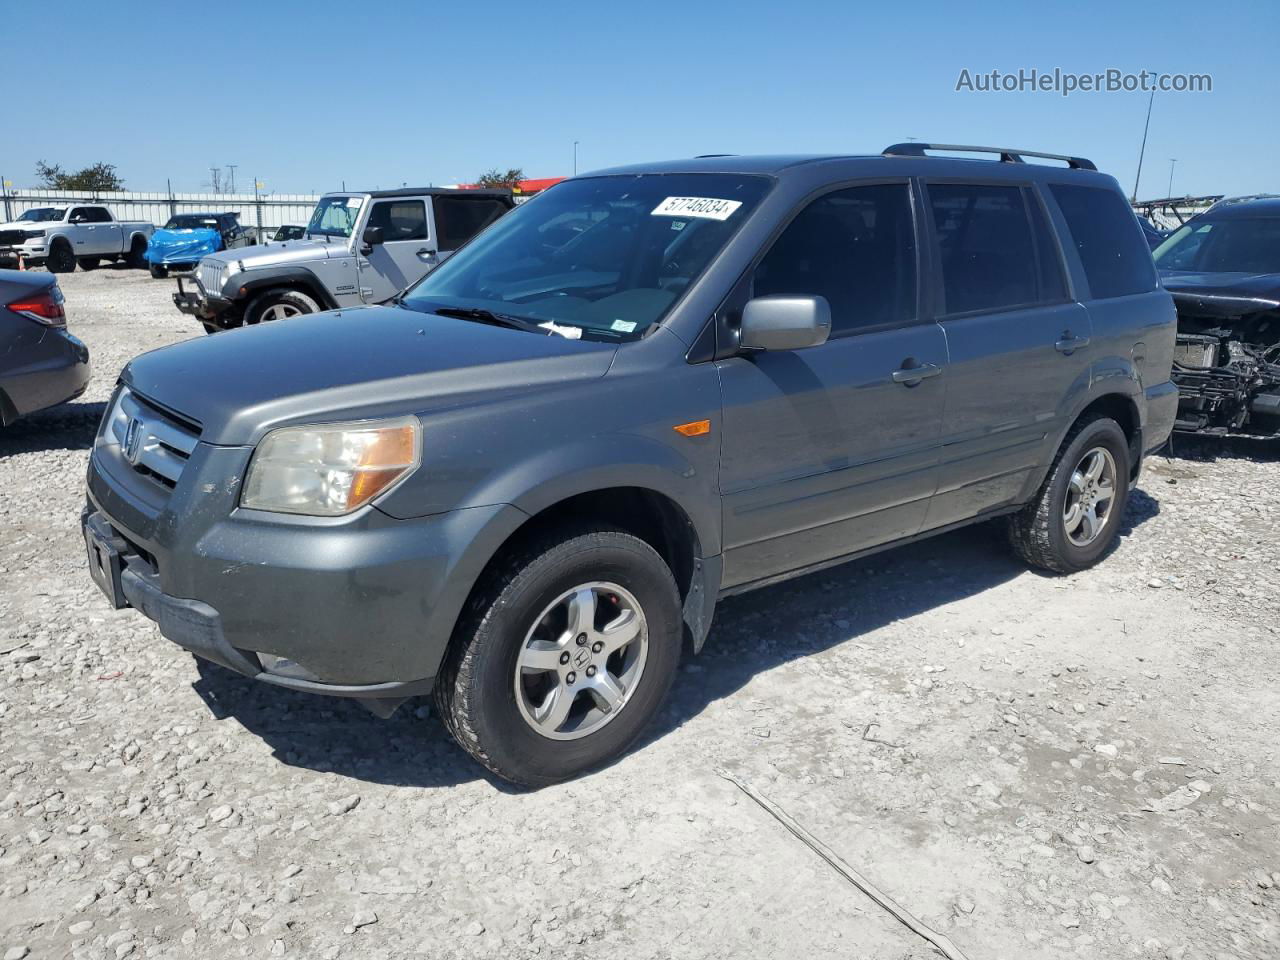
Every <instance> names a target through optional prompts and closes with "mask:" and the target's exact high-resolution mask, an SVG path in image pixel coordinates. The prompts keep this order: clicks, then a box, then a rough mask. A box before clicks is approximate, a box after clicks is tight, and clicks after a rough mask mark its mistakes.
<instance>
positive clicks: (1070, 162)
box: [883, 143, 1098, 170]
mask: <svg viewBox="0 0 1280 960" xmlns="http://www.w3.org/2000/svg"><path fill="white" fill-rule="evenodd" d="M926 150H951V151H955V152H962V153H998V154H1000V162H1001V163H1023V162H1024V161H1023V159H1022V158H1023V157H1039V158H1041V159H1042V160H1061V161H1063V162H1064V163H1065V164H1066V165H1067V166H1068V167H1070V168H1071V169H1072V170H1097V169H1098V168H1097V167H1096V166H1095V165H1094V162H1093V161H1092V160H1089V159H1086V158H1085V157H1068V156H1066V155H1065V154H1061V153H1040V152H1039V151H1037V150H1014V149H1011V148H1009V147H974V146H966V145H964V144H957V143H895V144H894V145H893V146H891V147H886V148H885V149H884V153H883V155H884V156H886V157H925V156H928V154H926V153H925V151H926Z"/></svg>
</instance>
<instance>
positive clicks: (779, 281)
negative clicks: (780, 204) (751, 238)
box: [752, 183, 916, 335]
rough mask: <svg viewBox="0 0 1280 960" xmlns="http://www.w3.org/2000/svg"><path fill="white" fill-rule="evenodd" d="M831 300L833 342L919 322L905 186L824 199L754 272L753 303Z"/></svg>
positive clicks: (784, 234)
mask: <svg viewBox="0 0 1280 960" xmlns="http://www.w3.org/2000/svg"><path fill="white" fill-rule="evenodd" d="M774 294H797V295H802V296H820V297H826V299H827V302H828V303H829V304H830V305H831V332H832V335H838V334H840V333H847V332H849V331H853V330H859V329H863V328H867V327H881V326H886V325H892V324H899V323H906V322H909V321H911V320H913V319H914V318H915V316H916V241H915V228H914V225H913V224H912V218H911V195H910V193H909V192H908V190H907V185H906V184H896V183H894V184H878V185H875V186H866V187H852V188H850V189H848V190H839V191H837V192H835V193H829V194H827V195H826V196H824V197H819V198H818V199H817V200H815V201H813V202H812V203H811V204H809V206H807V207H805V208H804V210H802V211H801V212H800V213H799V215H798V216H797V217H796V218H795V219H794V220H792V221H791V223H790V224H789V225H788V226H787V229H786V230H784V231H783V232H782V235H781V236H780V237H778V239H777V242H775V243H774V245H773V247H772V248H771V249H770V250H769V252H768V253H767V254H766V255H765V258H764V259H763V260H762V261H761V262H760V265H759V266H758V267H756V272H755V277H754V284H753V288H752V296H756V297H763V296H770V295H774Z"/></svg>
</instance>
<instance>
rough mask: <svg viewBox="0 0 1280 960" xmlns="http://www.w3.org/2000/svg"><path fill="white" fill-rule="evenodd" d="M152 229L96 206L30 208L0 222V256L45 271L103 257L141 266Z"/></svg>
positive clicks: (85, 265) (88, 264)
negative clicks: (10, 219) (22, 261)
mask: <svg viewBox="0 0 1280 960" xmlns="http://www.w3.org/2000/svg"><path fill="white" fill-rule="evenodd" d="M155 229H156V228H155V226H154V225H152V224H150V223H146V222H145V221H142V220H117V219H116V218H115V217H113V216H112V215H111V211H110V210H108V209H107V208H106V207H103V206H98V205H90V204H84V205H80V206H71V205H68V206H65V207H36V208H34V209H31V210H28V211H26V212H25V213H23V214H21V215H20V216H19V217H18V219H17V220H14V221H12V222H10V223H0V261H16V260H17V259H18V258H19V257H21V258H22V259H23V260H24V261H25V263H26V264H27V265H28V266H34V265H37V264H41V263H43V264H45V265H46V266H48V268H49V271H50V272H51V273H70V272H71V271H72V270H74V269H75V268H76V264H77V263H78V264H80V268H81V269H82V270H92V269H93V268H94V267H96V266H98V264H100V263H101V262H102V261H103V260H112V261H115V260H124V261H126V262H127V263H128V264H129V266H131V267H139V268H143V269H145V268H146V266H147V262H146V260H145V259H143V256H142V255H143V254H144V253H146V250H147V242H148V239H149V238H150V236H151V234H152V233H154V232H155Z"/></svg>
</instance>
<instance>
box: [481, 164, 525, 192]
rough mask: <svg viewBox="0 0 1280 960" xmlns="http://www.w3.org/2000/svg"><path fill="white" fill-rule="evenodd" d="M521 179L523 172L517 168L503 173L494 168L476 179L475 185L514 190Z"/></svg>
mask: <svg viewBox="0 0 1280 960" xmlns="http://www.w3.org/2000/svg"><path fill="white" fill-rule="evenodd" d="M523 179H524V171H523V170H522V169H520V168H519V167H512V168H511V169H510V170H507V171H506V172H505V173H504V172H503V171H501V170H499V169H498V168H497V167H494V168H493V169H492V170H490V171H489V172H487V173H482V174H480V176H479V177H478V178H477V179H476V183H478V184H479V185H480V186H482V187H503V188H505V189H507V190H514V189H515V188H516V187H517V186H519V185H520V181H521V180H523Z"/></svg>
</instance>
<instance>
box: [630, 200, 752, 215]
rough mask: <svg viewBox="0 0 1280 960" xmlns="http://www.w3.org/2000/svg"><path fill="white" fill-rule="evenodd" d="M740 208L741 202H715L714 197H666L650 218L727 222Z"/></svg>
mask: <svg viewBox="0 0 1280 960" xmlns="http://www.w3.org/2000/svg"><path fill="white" fill-rule="evenodd" d="M740 206H742V201H741V200H717V199H716V198H715V197H667V199H665V200H663V201H662V202H661V203H660V204H658V205H657V206H656V207H654V208H653V212H652V214H651V216H655V217H701V218H702V219H704V220H728V219H729V218H730V217H731V216H733V212H734V211H735V210H737V209H738V208H739V207H740Z"/></svg>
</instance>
